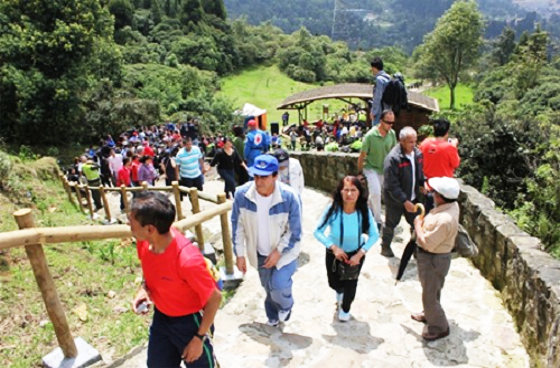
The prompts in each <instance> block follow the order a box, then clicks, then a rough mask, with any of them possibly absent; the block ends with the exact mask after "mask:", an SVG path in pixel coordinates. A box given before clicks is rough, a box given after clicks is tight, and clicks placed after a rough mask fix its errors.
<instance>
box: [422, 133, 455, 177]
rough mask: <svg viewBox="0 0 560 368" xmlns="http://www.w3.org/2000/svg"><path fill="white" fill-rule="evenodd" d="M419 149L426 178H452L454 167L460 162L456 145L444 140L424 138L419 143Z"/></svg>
mask: <svg viewBox="0 0 560 368" xmlns="http://www.w3.org/2000/svg"><path fill="white" fill-rule="evenodd" d="M420 151H422V155H423V156H424V163H423V165H424V166H423V168H424V176H425V177H426V178H427V179H430V178H441V177H448V178H452V177H453V173H454V171H455V169H456V168H457V167H459V164H460V163H461V159H460V158H459V153H458V152H457V147H455V146H454V145H452V144H451V143H449V142H446V141H438V140H437V139H435V138H426V139H424V141H423V142H422V144H420Z"/></svg>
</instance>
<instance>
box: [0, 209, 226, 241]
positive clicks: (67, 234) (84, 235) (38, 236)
mask: <svg viewBox="0 0 560 368" xmlns="http://www.w3.org/2000/svg"><path fill="white" fill-rule="evenodd" d="M231 208H232V202H230V201H228V202H225V203H222V204H219V205H217V206H216V207H213V208H211V209H208V210H205V211H202V212H199V213H197V214H194V215H192V216H189V217H188V218H186V219H183V220H180V221H176V222H175V223H173V226H174V227H175V228H177V229H178V230H180V231H184V230H186V229H188V228H191V227H193V226H197V225H200V224H202V223H203V222H205V221H208V220H210V219H211V218H213V217H215V216H218V215H221V214H224V213H227V212H228V211H230V210H231ZM131 236H132V233H131V232H130V227H129V226H128V225H110V226H105V225H89V226H86V225H82V226H65V227H41V228H30V229H25V230H15V231H8V232H4V233H1V234H0V250H2V249H8V248H13V247H17V246H25V245H30V244H37V243H42V244H53V243H66V242H79V241H90V240H104V239H114V238H128V237H131Z"/></svg>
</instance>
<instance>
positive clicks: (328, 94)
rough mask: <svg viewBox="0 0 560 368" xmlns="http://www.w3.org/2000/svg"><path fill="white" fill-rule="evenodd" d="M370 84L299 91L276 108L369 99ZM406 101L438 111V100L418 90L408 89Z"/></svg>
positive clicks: (428, 109)
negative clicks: (321, 101)
mask: <svg viewBox="0 0 560 368" xmlns="http://www.w3.org/2000/svg"><path fill="white" fill-rule="evenodd" d="M372 95H373V93H372V85H370V84H361V83H345V84H336V85H333V86H324V87H319V88H314V89H310V90H307V91H303V92H299V93H296V94H294V95H291V96H290V97H288V98H286V99H285V100H284V101H282V103H281V104H280V105H278V107H277V109H278V110H281V109H297V108H298V106H297V105H298V104H305V103H310V102H313V101H318V100H326V99H346V98H360V99H362V100H369V99H371V98H372ZM408 103H409V104H411V105H413V106H416V107H418V108H420V109H423V110H427V111H430V112H437V111H439V105H438V101H437V99H435V98H432V97H428V96H425V95H423V94H421V93H418V92H413V91H408Z"/></svg>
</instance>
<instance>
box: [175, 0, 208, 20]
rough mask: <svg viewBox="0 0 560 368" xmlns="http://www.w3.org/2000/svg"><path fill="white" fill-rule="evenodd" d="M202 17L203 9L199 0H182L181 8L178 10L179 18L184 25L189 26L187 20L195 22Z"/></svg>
mask: <svg viewBox="0 0 560 368" xmlns="http://www.w3.org/2000/svg"><path fill="white" fill-rule="evenodd" d="M203 18H204V9H203V8H202V4H201V3H200V0H182V1H181V10H180V12H179V20H180V21H181V23H182V24H183V25H185V26H189V22H192V23H193V24H197V23H198V22H200V21H201V20H203Z"/></svg>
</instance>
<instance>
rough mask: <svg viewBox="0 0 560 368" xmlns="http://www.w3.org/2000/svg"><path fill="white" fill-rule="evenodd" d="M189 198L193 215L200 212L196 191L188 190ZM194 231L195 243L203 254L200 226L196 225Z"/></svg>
mask: <svg viewBox="0 0 560 368" xmlns="http://www.w3.org/2000/svg"><path fill="white" fill-rule="evenodd" d="M189 198H190V199H191V204H192V212H193V213H194V214H196V213H199V212H200V203H199V202H198V189H196V188H189ZM195 229H196V241H197V242H198V249H200V251H201V252H204V233H203V232H202V225H201V224H198V225H196V226H195Z"/></svg>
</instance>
